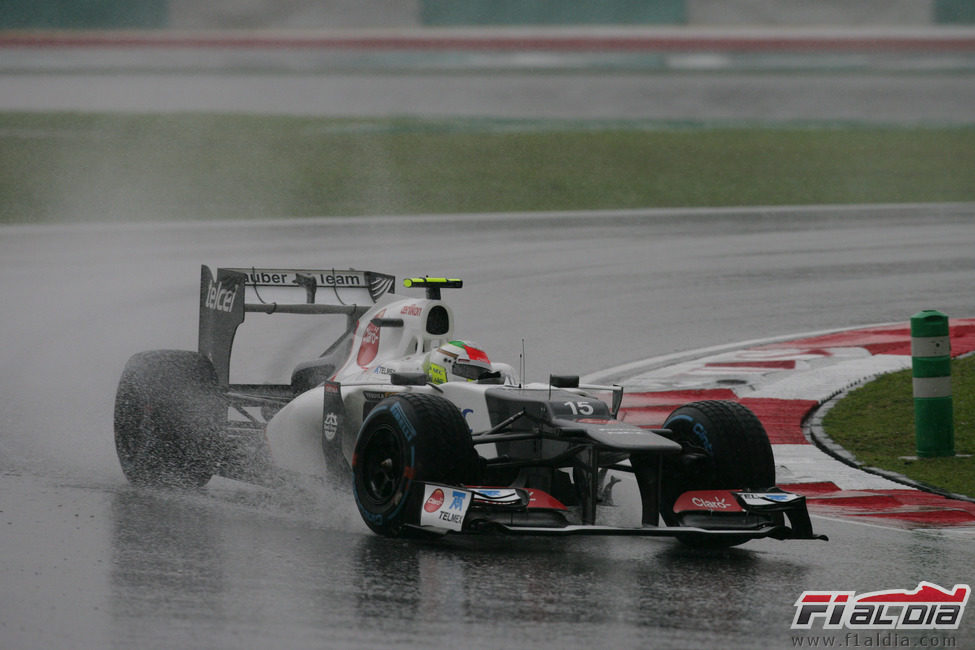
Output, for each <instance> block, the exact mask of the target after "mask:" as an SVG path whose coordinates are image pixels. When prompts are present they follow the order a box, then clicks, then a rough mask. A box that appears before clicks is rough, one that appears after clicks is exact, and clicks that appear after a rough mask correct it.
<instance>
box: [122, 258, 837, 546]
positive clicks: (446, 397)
mask: <svg viewBox="0 0 975 650" xmlns="http://www.w3.org/2000/svg"><path fill="white" fill-rule="evenodd" d="M404 284H405V286H406V287H408V288H410V287H412V288H416V289H421V290H422V291H423V294H422V296H421V295H417V296H415V297H407V298H397V297H396V296H395V290H394V285H395V279H394V278H393V277H392V276H390V275H386V274H382V273H374V272H370V271H355V270H335V269H331V270H322V269H319V270H311V269H256V268H251V269H244V268H221V269H218V271H217V274H216V277H214V276H213V274H212V272H211V271H210V269H209V268H208V267H206V266H204V267H203V268H202V273H201V281H200V326H199V346H198V350H197V351H183V350H156V351H150V352H143V353H139V354H136V355H134V356H133V357H132V358H131V359H130V360H129V362H128V363H127V365H126V367H125V369H124V371H123V373H122V377H121V379H120V381H119V386H118V392H117V395H116V402H115V442H116V449H117V451H118V457H119V461H120V464H121V466H122V469H123V471H124V473H125V475H126V477H127V478H128V479H129V480H130V481H131V482H133V483H135V484H140V485H162V486H202V485H204V484H205V483H207V482H208V481H209V480H210V479H211V477H213V476H214V475H221V476H226V477H228V478H233V479H238V480H244V481H251V482H256V483H261V484H267V485H275V484H278V483H279V482H280V481H282V480H286V477H289V476H293V475H295V474H300V475H315V476H320V477H323V478H324V479H325V480H327V481H329V482H330V483H331V484H332V485H334V486H338V487H339V488H340V489H351V492H352V496H353V498H354V499H355V502H356V504H357V506H358V510H359V512H360V513H361V515H362V518H363V520H364V521H365V523H366V524H367V525H368V527H369V528H370V529H372V530H373V531H374V532H376V533H378V534H380V535H385V536H413V537H429V536H440V535H444V534H447V533H454V534H494V535H572V534H600V535H635V536H670V537H676V538H678V539H679V540H681V541H683V542H685V543H687V544H690V545H695V546H730V545H735V544H740V543H743V542H745V541H748V540H750V539H757V538H764V537H771V538H775V539H824V537H823V536H819V535H815V534H814V533H813V531H812V526H811V523H810V520H809V515H808V513H807V510H806V505H805V499H804V497H802V496H800V495H796V494H791V493H788V492H785V491H782V490H780V489H778V488H776V487H775V469H774V463H773V457H772V448H771V445H770V444H769V440H768V436H767V435H766V433H765V430H764V428H763V427H762V424H761V423H760V422H759V420H758V419H757V418H756V417H755V416H754V414H752V413H751V412H750V411H748V409H746V408H745V407H743V406H741V405H740V404H737V403H734V402H727V401H702V402H694V403H691V404H687V405H685V406H682V407H680V408H678V409H677V410H675V411H674V412H673V413H672V414H671V415H670V417H669V418H668V419H667V421H666V422H665V424H664V426H663V428H660V429H645V428H641V427H637V426H634V425H631V424H628V423H627V422H625V421H622V420H620V419H619V418H618V417H617V416H618V414H619V411H620V405H621V403H622V399H623V389H622V388H621V387H619V386H590V385H583V384H580V381H579V378H578V377H575V376H553V377H550V378H549V381H547V382H544V383H534V384H526V383H522V381H521V378H520V377H519V376H518V373H516V372H515V370H514V368H513V367H512V366H510V365H507V364H500V363H493V362H492V361H491V360H490V359H489V357H488V355H487V354H486V353H485V352H484V351H483V350H481V349H479V348H478V347H477V346H476V345H475V344H473V343H471V342H470V341H466V340H462V339H460V338H458V337H457V336H456V335H455V334H454V318H453V313H452V311H451V309H450V307H449V306H448V304H447V303H446V302H445V301H444V300H443V299H442V292H443V291H444V290H448V289H457V288H460V287H462V282H461V281H460V280H455V279H449V278H429V277H422V278H409V279H407V280H405V282H404ZM247 313H263V314H307V315H312V316H316V315H317V316H318V317H320V318H327V319H330V320H332V321H334V320H335V317H336V316H339V317H343V316H344V318H345V322H344V327H342V328H341V334H340V335H339V336H338V338H337V339H336V340H335V341H334V343H332V344H331V345H330V346H329V347H328V348H327V349H326V350H325V351H324V352H322V353H321V354H320V355H318V356H316V357H315V358H312V359H307V360H305V361H302V362H299V363H295V365H294V367H293V368H294V369H293V371H292V373H291V379H290V382H287V383H256V384H255V383H251V384H242V383H232V382H231V381H230V358H231V349H232V348H233V347H234V338H235V335H236V333H237V330H238V327H239V326H240V325H241V324H242V323H243V322H244V319H245V314H247ZM627 478H629V479H630V480H631V481H632V482H634V483H635V485H636V490H634V492H635V493H638V495H639V502H640V506H639V522H638V523H637V524H636V525H626V526H622V525H607V524H605V523H601V521H600V520H602V519H605V518H606V517H604V515H605V514H606V513H607V512H608V511H609V510H610V509H611V508H612V504H613V498H612V488H613V486H614V485H615V484H616V483H618V482H620V481H621V480H625V479H627ZM631 484H632V483H631Z"/></svg>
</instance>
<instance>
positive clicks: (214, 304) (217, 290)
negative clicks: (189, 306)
mask: <svg viewBox="0 0 975 650" xmlns="http://www.w3.org/2000/svg"><path fill="white" fill-rule="evenodd" d="M233 287H234V289H233V291H230V290H229V289H225V288H224V286H223V284H220V283H217V282H212V281H211V282H210V287H209V288H208V289H207V296H206V299H205V300H204V301H203V304H204V306H205V307H206V308H207V309H213V310H214V311H224V312H227V313H230V312H232V311H233V310H234V300H236V299H237V289H238V288H239V287H240V285H238V284H234V285H233Z"/></svg>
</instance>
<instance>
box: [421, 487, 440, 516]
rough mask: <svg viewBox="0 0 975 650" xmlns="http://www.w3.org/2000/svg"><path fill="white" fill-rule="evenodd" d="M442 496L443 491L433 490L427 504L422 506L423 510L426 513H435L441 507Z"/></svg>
mask: <svg viewBox="0 0 975 650" xmlns="http://www.w3.org/2000/svg"><path fill="white" fill-rule="evenodd" d="M443 502H444V496H443V490H441V489H440V488H437V489H435V490H434V491H433V492H432V493H431V494H430V496H429V497H428V498H427V502H426V503H424V504H423V509H424V510H426V511H427V512H436V511H437V510H440V508H441V507H443Z"/></svg>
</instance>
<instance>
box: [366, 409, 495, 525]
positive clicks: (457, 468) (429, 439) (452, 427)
mask: <svg viewBox="0 0 975 650" xmlns="http://www.w3.org/2000/svg"><path fill="white" fill-rule="evenodd" d="M478 468H479V459H478V456H477V452H475V451H474V444H473V441H472V440H471V436H470V431H469V429H468V428H467V423H466V422H465V421H464V417H463V416H462V415H461V413H460V411H458V410H457V407H456V406H454V405H453V404H452V403H451V402H449V401H448V400H446V399H444V398H442V397H439V396H437V395H426V394H421V393H400V394H398V395H394V396H392V397H388V398H386V399H385V400H383V401H382V402H380V403H379V404H377V405H376V407H375V408H374V409H373V410H372V411H371V412H370V413H369V416H368V417H367V418H366V419H365V421H364V422H363V423H362V428H361V429H360V430H359V436H358V439H357V441H356V445H355V454H354V455H353V458H352V474H353V479H354V480H353V490H354V495H355V500H356V505H357V506H358V508H359V513H360V514H361V515H362V519H363V521H365V522H366V525H367V526H369V528H370V529H371V530H372V531H373V532H375V533H377V534H379V535H383V536H386V537H399V536H403V535H409V534H411V532H412V531H411V529H409V528H404V524H405V523H407V522H408V521H409V519H410V513H408V512H407V511H406V507H405V506H406V501H407V497H408V495H409V491H410V488H411V486H412V485H413V482H414V481H424V482H433V483H445V484H448V485H460V484H463V483H473V482H476V481H477V476H478V474H479V471H478Z"/></svg>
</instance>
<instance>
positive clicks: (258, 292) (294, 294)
mask: <svg viewBox="0 0 975 650" xmlns="http://www.w3.org/2000/svg"><path fill="white" fill-rule="evenodd" d="M395 281H396V278H395V277H394V276H392V275H387V274H385V273H376V272H373V271H356V270H354V269H349V270H338V269H258V268H249V269H245V268H221V269H217V275H216V278H214V276H213V273H212V272H211V271H210V269H209V267H207V266H206V265H203V266H202V267H201V271H200V328H199V351H200V354H202V355H204V356H205V357H207V358H208V359H210V361H211V362H213V366H214V368H215V369H216V371H217V377H218V378H219V380H220V382H221V383H222V384H225V385H226V384H228V383H229V382H230V353H231V349H232V348H233V343H234V336H235V335H236V333H237V328H238V327H239V326H240V324H241V323H243V322H244V314H245V312H261V313H265V314H274V313H281V314H345V315H346V316H347V318H348V320H349V325H350V327H351V326H353V325H354V323H355V321H356V320H357V319H358V318H359V316H361V315H362V314H364V313H365V312H366V311H368V310H369V309H370V308H371V307H372V306H373V305H375V304H376V301H378V300H379V298H380V297H382V296H383V295H385V294H386V293H393V292H394V283H395Z"/></svg>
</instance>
